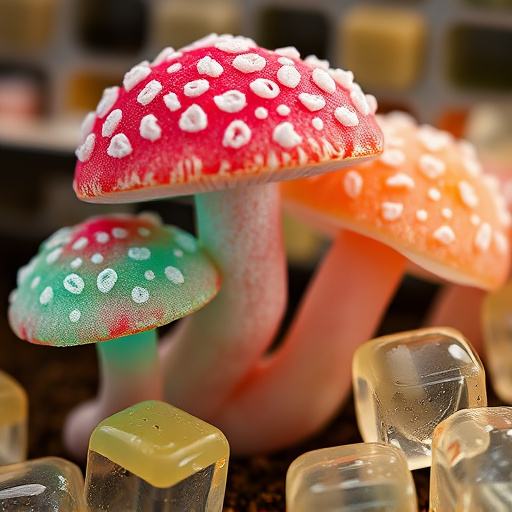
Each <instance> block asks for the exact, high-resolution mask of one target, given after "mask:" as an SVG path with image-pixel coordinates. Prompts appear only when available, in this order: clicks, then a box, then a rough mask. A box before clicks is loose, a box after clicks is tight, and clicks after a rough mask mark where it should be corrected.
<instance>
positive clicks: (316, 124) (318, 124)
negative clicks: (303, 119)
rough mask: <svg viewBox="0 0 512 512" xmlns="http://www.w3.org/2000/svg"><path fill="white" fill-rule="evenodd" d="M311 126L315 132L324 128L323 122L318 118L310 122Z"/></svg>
mask: <svg viewBox="0 0 512 512" xmlns="http://www.w3.org/2000/svg"><path fill="white" fill-rule="evenodd" d="M311 124H312V125H313V128H314V129H315V130H323V128H324V122H323V121H322V120H321V119H320V118H319V117H314V118H313V119H312V120H311Z"/></svg>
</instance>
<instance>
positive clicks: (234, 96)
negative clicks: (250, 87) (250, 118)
mask: <svg viewBox="0 0 512 512" xmlns="http://www.w3.org/2000/svg"><path fill="white" fill-rule="evenodd" d="M213 101H214V102H215V105H217V107H218V108H219V109H220V110H222V111H223V112H229V113H234V112H240V110H242V109H243V108H244V107H245V106H246V105H247V100H246V98H245V94H244V93H243V92H240V91H236V90H231V91H226V92H225V93H223V94H220V95H218V96H214V98H213Z"/></svg>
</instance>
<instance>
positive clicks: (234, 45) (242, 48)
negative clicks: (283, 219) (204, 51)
mask: <svg viewBox="0 0 512 512" xmlns="http://www.w3.org/2000/svg"><path fill="white" fill-rule="evenodd" d="M251 46H252V45H251V44H250V41H249V40H247V39H244V38H232V39H225V40H223V41H219V42H217V43H215V48H218V49H219V50H222V51H223V52H226V53H242V52H246V51H248V50H250V49H251Z"/></svg>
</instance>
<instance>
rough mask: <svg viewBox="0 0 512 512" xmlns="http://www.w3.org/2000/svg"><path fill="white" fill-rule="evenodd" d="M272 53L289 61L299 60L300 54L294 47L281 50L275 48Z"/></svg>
mask: <svg viewBox="0 0 512 512" xmlns="http://www.w3.org/2000/svg"><path fill="white" fill-rule="evenodd" d="M274 53H277V55H281V56H282V57H288V58H289V59H300V53H299V50H297V48H295V46H283V47H282V48H276V49H275V50H274Z"/></svg>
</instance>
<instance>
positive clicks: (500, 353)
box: [482, 281, 512, 404]
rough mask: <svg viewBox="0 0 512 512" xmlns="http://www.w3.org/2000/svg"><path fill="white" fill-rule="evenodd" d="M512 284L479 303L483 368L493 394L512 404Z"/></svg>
mask: <svg viewBox="0 0 512 512" xmlns="http://www.w3.org/2000/svg"><path fill="white" fill-rule="evenodd" d="M511 304H512V281H510V282H508V283H507V284H506V285H505V286H504V287H503V288H500V289H499V290H497V291H494V292H491V293H489V294H488V295H487V296H486V298H485V300H484V303H483V308H482V327H483V333H484V344H485V356H486V368H487V371H488V373H489V378H490V381H491V382H492V386H493V388H494V391H495V392H496V394H497V395H498V396H499V397H500V398H501V399H502V400H503V401H504V402H505V403H509V404H510V403H512V309H511Z"/></svg>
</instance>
